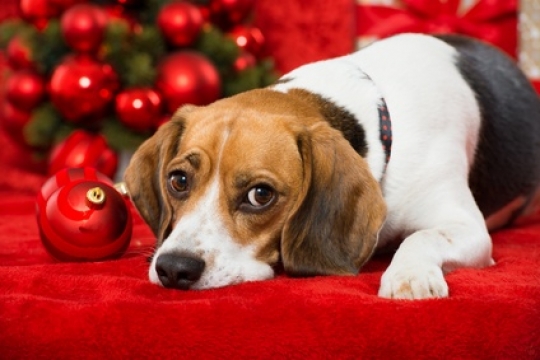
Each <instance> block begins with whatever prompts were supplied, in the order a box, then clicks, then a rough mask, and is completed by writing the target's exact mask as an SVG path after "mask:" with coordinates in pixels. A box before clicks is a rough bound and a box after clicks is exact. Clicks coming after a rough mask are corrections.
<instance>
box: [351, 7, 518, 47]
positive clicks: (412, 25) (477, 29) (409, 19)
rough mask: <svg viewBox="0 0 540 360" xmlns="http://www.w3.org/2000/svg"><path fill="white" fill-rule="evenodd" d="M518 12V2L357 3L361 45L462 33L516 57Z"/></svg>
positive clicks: (359, 43)
mask: <svg viewBox="0 0 540 360" xmlns="http://www.w3.org/2000/svg"><path fill="white" fill-rule="evenodd" d="M517 9H518V4H517V0H437V1H434V0H357V16H358V19H357V35H358V46H359V47H362V46H365V45H367V44H369V43H370V42H372V41H374V40H376V39H379V38H384V37H388V36H391V35H395V34H399V33H405V32H417V33H429V34H447V33H458V34H463V35H468V36H472V37H475V38H479V39H482V40H485V41H487V42H489V43H491V44H494V45H496V46H498V47H499V48H501V49H503V50H504V51H506V52H507V53H508V54H510V55H512V56H514V57H515V56H516V49H517Z"/></svg>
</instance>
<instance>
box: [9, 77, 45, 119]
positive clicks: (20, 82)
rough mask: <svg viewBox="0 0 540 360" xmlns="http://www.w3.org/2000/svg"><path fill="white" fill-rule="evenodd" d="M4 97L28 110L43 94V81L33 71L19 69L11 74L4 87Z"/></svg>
mask: <svg viewBox="0 0 540 360" xmlns="http://www.w3.org/2000/svg"><path fill="white" fill-rule="evenodd" d="M5 91H6V92H5V96H6V99H7V100H8V101H9V102H10V103H11V104H12V105H14V106H15V107H17V108H19V109H21V110H25V111H30V110H32V109H33V108H35V107H36V106H37V105H38V104H39V103H40V102H41V100H43V97H44V96H45V82H44V80H43V78H42V77H41V76H39V75H38V74H36V73H35V72H33V71H29V70H20V71H17V72H14V73H13V74H11V76H10V77H9V78H8V80H7V82H6V87H5Z"/></svg>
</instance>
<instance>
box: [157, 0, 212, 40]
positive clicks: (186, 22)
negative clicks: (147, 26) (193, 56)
mask: <svg viewBox="0 0 540 360" xmlns="http://www.w3.org/2000/svg"><path fill="white" fill-rule="evenodd" d="M203 23H204V19H203V15H202V13H201V10H200V9H199V8H198V7H197V6H195V5H192V4H190V3H188V2H183V1H174V2H171V3H168V4H166V5H164V6H163V7H162V8H161V10H160V11H159V14H158V18H157V24H158V27H159V29H160V30H161V32H162V33H163V36H164V37H165V39H166V40H167V41H168V42H169V43H170V44H171V45H173V46H189V45H191V44H193V42H194V41H195V40H197V38H198V37H199V34H200V32H201V29H202V26H203Z"/></svg>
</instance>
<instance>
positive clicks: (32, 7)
mask: <svg viewBox="0 0 540 360" xmlns="http://www.w3.org/2000/svg"><path fill="white" fill-rule="evenodd" d="M19 4H20V5H19V8H20V13H21V17H22V18H23V19H24V20H26V21H28V22H30V23H32V24H34V26H36V27H37V28H38V29H40V30H41V29H44V28H45V26H47V23H48V21H49V19H50V18H52V17H54V16H56V15H58V9H57V8H56V7H55V6H53V5H51V3H50V2H49V0H20V3H19Z"/></svg>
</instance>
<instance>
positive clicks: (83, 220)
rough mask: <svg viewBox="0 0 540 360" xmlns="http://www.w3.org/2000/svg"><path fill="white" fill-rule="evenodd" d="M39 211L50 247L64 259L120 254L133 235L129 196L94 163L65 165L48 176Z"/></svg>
mask: <svg viewBox="0 0 540 360" xmlns="http://www.w3.org/2000/svg"><path fill="white" fill-rule="evenodd" d="M36 214H37V222H38V226H39V230H40V237H41V241H42V243H43V245H44V246H45V249H46V250H47V251H48V252H49V254H50V255H52V256H53V257H54V258H55V259H57V260H60V261H100V260H105V259H111V258H117V257H120V256H121V255H122V254H123V253H124V252H125V251H126V249H127V247H128V245H129V242H130V240H131V232H132V219H131V213H130V211H129V208H128V206H127V204H126V200H125V199H124V198H123V197H122V195H120V193H118V192H117V191H116V190H115V188H114V187H113V186H112V185H111V182H110V180H109V179H107V178H106V177H105V176H104V175H101V174H99V173H98V172H97V171H96V170H94V169H92V168H84V169H64V170H62V171H60V172H58V173H56V174H55V175H54V176H53V177H51V178H50V179H49V180H47V182H46V183H45V184H44V185H43V187H42V189H41V191H40V193H39V194H38V198H37V206H36Z"/></svg>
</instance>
